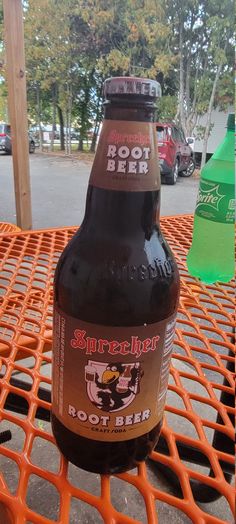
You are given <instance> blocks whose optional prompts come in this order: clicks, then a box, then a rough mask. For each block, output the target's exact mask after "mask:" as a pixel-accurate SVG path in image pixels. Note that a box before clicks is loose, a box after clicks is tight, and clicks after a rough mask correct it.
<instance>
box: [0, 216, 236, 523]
mask: <svg viewBox="0 0 236 524" xmlns="http://www.w3.org/2000/svg"><path fill="white" fill-rule="evenodd" d="M161 225H162V230H163V233H164V234H165V237H166V239H167V240H168V242H169V244H170V246H171V248H172V250H173V252H174V254H175V256H176V259H177V262H178V266H179V270H180V274H181V298H180V305H179V311H178V319H177V330H176V336H175V344H174V352H173V358H172V367H171V374H170V380H169V389H168V396H167V405H166V411H165V423H164V427H163V430H162V435H161V439H160V444H159V445H158V448H157V451H155V452H153V453H152V457H151V458H152V461H148V463H147V464H146V465H145V464H143V465H141V466H140V467H139V468H138V470H133V471H131V472H129V473H126V474H122V475H117V476H116V477H111V478H109V477H105V476H104V477H102V478H100V477H99V476H98V475H94V474H89V473H86V472H83V471H82V470H79V469H76V468H75V467H74V466H72V465H71V464H67V462H66V461H65V460H64V459H63V458H62V457H61V456H60V454H59V451H58V450H57V448H56V446H55V443H54V439H53V436H52V433H51V430H50V423H49V422H47V421H49V416H50V414H49V410H50V402H49V400H50V383H51V378H50V363H51V329H52V282H53V273H54V270H55V267H56V264H57V260H58V257H59V255H60V253H61V251H62V250H63V248H64V246H65V245H66V243H67V242H68V240H69V238H70V237H71V236H72V234H73V233H74V232H75V228H63V229H54V230H53V229H52V230H42V231H31V232H30V231H29V232H20V233H11V234H8V233H6V234H5V235H2V236H1V237H0V312H1V313H0V377H1V378H0V420H1V423H0V432H3V431H8V430H11V432H12V439H11V440H8V441H6V442H4V443H3V444H2V445H1V446H0V524H5V523H7V521H8V518H9V519H10V520H9V522H13V523H14V524H23V523H27V524H29V523H34V524H36V523H40V524H50V523H52V522H55V521H56V522H58V523H60V524H67V523H74V522H76V523H77V522H78V523H80V522H81V523H83V524H86V523H91V524H92V523H96V524H97V523H100V522H101V523H102V522H105V523H107V524H122V523H127V524H132V523H133V524H134V523H137V522H142V523H144V522H147V523H148V524H155V523H157V522H159V523H161V522H163V520H162V508H163V507H166V505H168V508H169V509H171V510H173V508H175V510H174V511H175V513H172V515H175V517H173V518H171V519H170V521H171V522H175V523H177V522H180V523H182V522H183V523H187V522H194V523H197V524H203V523H209V524H217V523H222V522H232V521H233V515H232V513H231V512H230V510H229V508H231V511H233V502H234V490H233V487H232V485H231V484H230V477H231V472H232V471H233V464H234V456H233V442H234V425H233V414H234V410H233V395H234V382H233V373H232V366H233V360H234V359H233V355H234V344H233V334H232V333H233V325H234V324H233V313H234V287H233V283H232V282H231V283H229V284H225V285H220V284H216V285H210V286H206V285H204V284H202V283H200V282H199V281H198V280H196V279H194V278H192V277H191V276H190V275H189V274H188V272H187V268H186V253H187V250H188V248H189V245H190V241H191V231H192V217H191V216H188V215H184V216H176V217H164V218H162V220H161ZM3 437H4V436H3V435H2V440H4V438H3ZM5 437H6V438H7V434H5ZM52 457H53V460H52ZM160 479H161V481H160ZM217 496H221V497H222V498H221V507H222V508H223V510H222V515H223V517H222V515H221V516H219V514H218V512H217V510H214V507H215V506H214V502H213V501H214V499H216V498H217ZM49 499H50V504H48V500H49ZM131 499H132V500H133V502H134V501H135V504H133V506H132V508H131V505H130V501H131ZM207 500H208V501H212V502H211V503H210V504H209V503H208V504H206V502H207ZM49 507H50V511H49V510H48V508H49ZM134 507H136V511H134V509H133V508H134ZM3 508H5V512H6V510H7V514H6V513H5V514H4V516H3ZM45 508H47V512H46V509H45ZM169 509H168V511H169ZM1 515H2V516H1ZM74 515H76V517H74ZM81 515H82V516H81ZM230 515H231V516H230Z"/></svg>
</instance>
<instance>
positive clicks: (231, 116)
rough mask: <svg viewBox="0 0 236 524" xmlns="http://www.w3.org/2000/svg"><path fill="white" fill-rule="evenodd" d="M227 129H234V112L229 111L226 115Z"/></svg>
mask: <svg viewBox="0 0 236 524" xmlns="http://www.w3.org/2000/svg"><path fill="white" fill-rule="evenodd" d="M227 129H228V131H234V130H235V114H234V113H229V115H228V120H227Z"/></svg>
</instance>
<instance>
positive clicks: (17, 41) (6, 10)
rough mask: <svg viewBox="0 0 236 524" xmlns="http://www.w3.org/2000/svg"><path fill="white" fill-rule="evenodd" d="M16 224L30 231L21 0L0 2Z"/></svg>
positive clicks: (30, 216)
mask: <svg viewBox="0 0 236 524" xmlns="http://www.w3.org/2000/svg"><path fill="white" fill-rule="evenodd" d="M3 14H4V28H5V42H6V58H7V82H8V107H9V116H10V124H11V136H12V154H13V169H14V184H15V201H16V217H17V225H18V226H19V227H21V228H22V229H31V228H32V213H31V193H30V175H29V139H28V121H27V101H26V73H25V53H24V27H23V8H22V0H3Z"/></svg>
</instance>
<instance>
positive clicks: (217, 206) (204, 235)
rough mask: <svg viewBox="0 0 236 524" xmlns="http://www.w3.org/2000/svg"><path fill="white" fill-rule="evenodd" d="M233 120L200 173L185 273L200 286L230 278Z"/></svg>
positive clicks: (231, 258)
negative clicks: (197, 279)
mask: <svg viewBox="0 0 236 524" xmlns="http://www.w3.org/2000/svg"><path fill="white" fill-rule="evenodd" d="M234 136H235V116H234V114H233V113H231V114H229V116H228V121H227V132H226V135H225V138H224V140H223V142H221V144H220V145H219V147H218V148H217V150H216V151H215V153H214V155H213V156H212V157H211V159H210V160H209V161H208V162H207V163H206V165H205V166H204V168H203V169H202V172H201V180H200V186H199V192H198V197H197V204H196V209H195V216H194V228H193V241H192V246H191V248H190V250H189V253H188V256H187V266H188V270H189V273H190V274H191V275H193V276H195V277H198V278H199V279H200V280H202V281H203V282H206V283H208V284H212V283H214V282H216V281H221V282H229V280H231V278H233V276H234V218H235V177H234V145H235V139H234Z"/></svg>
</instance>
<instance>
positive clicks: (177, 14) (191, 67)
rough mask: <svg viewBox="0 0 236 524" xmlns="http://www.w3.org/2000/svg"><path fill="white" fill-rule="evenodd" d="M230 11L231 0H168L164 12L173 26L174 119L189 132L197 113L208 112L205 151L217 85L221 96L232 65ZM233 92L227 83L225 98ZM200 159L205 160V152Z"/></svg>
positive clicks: (193, 126)
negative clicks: (174, 60)
mask: <svg viewBox="0 0 236 524" xmlns="http://www.w3.org/2000/svg"><path fill="white" fill-rule="evenodd" d="M232 12H233V4H232V0H222V2H221V1H219V0H214V1H213V0H207V1H204V2H203V1H200V2H198V1H197V0H167V16H168V20H169V23H170V24H171V26H172V29H173V31H172V35H173V36H172V41H171V49H172V50H173V52H174V53H175V54H176V57H177V58H178V68H177V70H176V82H177V90H178V99H179V102H178V110H177V113H176V119H177V120H179V122H180V124H181V126H182V128H183V129H184V131H185V133H186V135H188V136H191V135H192V132H193V129H194V128H195V126H196V124H197V121H198V118H199V116H200V115H202V114H204V113H207V125H206V129H205V133H204V151H206V147H207V140H208V137H209V133H210V130H211V121H210V117H211V112H212V109H213V107H214V105H215V104H216V102H217V99H218V100H219V97H218V96H217V89H218V86H220V85H221V95H220V96H221V99H222V97H223V96H224V95H223V93H222V90H223V86H224V82H223V80H224V78H225V76H228V75H229V74H230V73H231V72H232V68H233V57H232V49H233V47H232V45H233V19H232ZM227 57H228V58H227ZM231 88H232V86H231ZM232 96H233V90H231V93H229V83H228V84H227V98H228V101H229V100H231V101H232ZM202 160H203V162H204V161H205V153H204V152H203V155H202Z"/></svg>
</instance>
